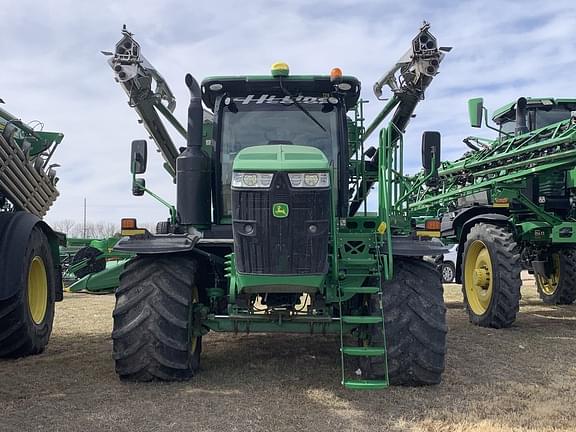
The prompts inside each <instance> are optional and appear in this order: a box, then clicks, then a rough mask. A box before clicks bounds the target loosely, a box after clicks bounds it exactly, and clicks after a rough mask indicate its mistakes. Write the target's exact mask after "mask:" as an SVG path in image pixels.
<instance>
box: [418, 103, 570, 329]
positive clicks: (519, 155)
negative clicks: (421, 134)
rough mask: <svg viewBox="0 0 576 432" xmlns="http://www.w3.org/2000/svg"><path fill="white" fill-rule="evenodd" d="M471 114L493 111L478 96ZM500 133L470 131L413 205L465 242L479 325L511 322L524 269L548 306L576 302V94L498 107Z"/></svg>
mask: <svg viewBox="0 0 576 432" xmlns="http://www.w3.org/2000/svg"><path fill="white" fill-rule="evenodd" d="M469 111H470V112H469V114H470V121H471V125H472V126H473V127H480V126H481V124H482V120H483V119H484V118H485V116H487V111H486V109H485V108H484V106H483V101H482V99H481V98H477V99H471V100H470V101H469ZM493 121H494V122H495V123H496V125H497V126H498V127H497V128H494V127H491V126H489V125H488V124H487V123H486V126H487V127H488V128H490V129H494V130H496V131H497V132H498V138H497V139H495V140H488V139H484V138H478V137H468V138H466V139H465V140H464V143H465V144H466V145H467V146H468V147H469V149H470V151H469V152H467V153H466V154H465V155H464V156H463V157H462V158H460V159H458V160H456V161H453V162H443V163H442V164H441V166H440V167H439V170H438V171H437V173H435V174H434V175H432V176H428V177H427V180H426V181H425V182H423V184H422V178H424V177H426V176H427V174H426V172H422V173H420V174H419V175H418V176H416V177H415V178H413V179H412V181H413V182H414V183H416V184H421V186H420V187H419V188H417V191H416V193H415V194H413V195H411V196H410V203H409V205H408V206H407V207H408V208H409V209H410V210H411V211H412V212H414V213H417V214H419V215H421V216H422V215H429V216H431V217H432V218H434V219H438V222H436V223H438V225H439V228H438V232H439V234H441V236H442V238H443V239H445V240H446V241H448V242H452V243H456V244H458V245H459V249H458V256H457V260H456V279H457V281H458V282H462V283H463V292H464V298H465V301H466V304H467V308H468V311H469V315H470V319H471V321H472V322H473V323H475V324H478V325H480V326H487V327H496V328H500V327H508V326H510V325H511V324H512V323H513V322H514V320H515V317H516V312H517V311H518V307H519V300H520V285H521V280H520V271H521V270H522V269H523V268H524V269H526V270H528V271H529V272H531V273H533V274H534V277H535V279H536V283H537V286H538V291H539V293H540V296H541V298H542V299H543V300H544V302H546V303H553V304H570V303H572V302H573V301H574V300H575V299H576V273H575V272H576V249H575V247H576V207H575V201H574V198H575V197H576V99H552V98H523V97H522V98H519V99H518V100H517V101H515V102H513V103H510V104H507V105H506V106H504V107H502V108H500V109H499V110H497V111H496V112H495V113H494V116H493Z"/></svg>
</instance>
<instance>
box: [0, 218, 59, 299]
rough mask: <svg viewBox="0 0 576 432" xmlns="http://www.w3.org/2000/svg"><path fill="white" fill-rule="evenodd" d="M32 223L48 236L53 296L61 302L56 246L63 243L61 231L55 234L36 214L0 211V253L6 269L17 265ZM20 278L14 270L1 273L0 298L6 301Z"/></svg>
mask: <svg viewBox="0 0 576 432" xmlns="http://www.w3.org/2000/svg"><path fill="white" fill-rule="evenodd" d="M35 226H39V227H40V229H42V231H43V232H44V234H46V237H48V242H49V243H50V250H51V252H52V257H53V260H54V270H55V271H54V274H55V276H56V292H55V293H54V298H55V300H56V301H60V300H62V296H63V294H62V271H61V266H60V254H59V246H60V245H61V244H62V243H63V242H64V243H65V242H66V237H65V236H64V235H63V234H60V233H56V232H55V231H53V230H52V228H50V227H49V226H48V225H47V224H46V223H45V222H43V221H42V220H41V219H40V218H39V217H37V216H35V215H33V214H31V213H27V212H23V211H19V212H14V213H0V256H2V257H4V259H5V260H6V263H7V267H8V268H18V267H20V266H21V265H22V261H23V260H24V255H25V253H26V248H27V247H28V239H29V237H30V234H31V232H32V230H33V229H34V227H35ZM19 278H20V274H17V273H16V272H6V273H4V274H0V300H5V299H7V298H9V297H12V296H13V295H14V294H15V291H16V289H17V287H18V279H19Z"/></svg>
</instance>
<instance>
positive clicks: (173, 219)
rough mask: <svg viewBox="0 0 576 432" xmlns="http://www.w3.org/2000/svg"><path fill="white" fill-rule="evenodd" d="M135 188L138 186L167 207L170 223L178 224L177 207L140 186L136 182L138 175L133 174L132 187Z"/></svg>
mask: <svg viewBox="0 0 576 432" xmlns="http://www.w3.org/2000/svg"><path fill="white" fill-rule="evenodd" d="M134 186H136V187H137V188H138V189H140V190H142V191H144V193H147V194H148V195H150V196H151V197H152V198H154V199H155V200H156V201H158V202H159V203H160V204H162V205H164V206H166V207H167V208H168V211H169V212H170V222H171V223H173V224H175V223H176V219H177V218H176V207H174V206H173V205H172V204H170V203H169V202H168V201H166V200H164V199H163V198H161V197H160V196H158V195H156V194H155V193H154V192H152V191H151V190H150V189H148V188H147V187H146V186H142V185H140V184H138V182H137V181H136V173H132V187H134Z"/></svg>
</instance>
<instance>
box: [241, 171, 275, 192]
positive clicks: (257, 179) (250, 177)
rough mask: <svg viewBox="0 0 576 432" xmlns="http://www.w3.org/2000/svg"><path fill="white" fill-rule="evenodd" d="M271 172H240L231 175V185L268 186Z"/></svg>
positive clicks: (242, 186)
mask: <svg viewBox="0 0 576 432" xmlns="http://www.w3.org/2000/svg"><path fill="white" fill-rule="evenodd" d="M273 176H274V174H271V173H242V172H235V173H234V174H233V175H232V187H237V188H268V187H270V184H271V183H272V177H273Z"/></svg>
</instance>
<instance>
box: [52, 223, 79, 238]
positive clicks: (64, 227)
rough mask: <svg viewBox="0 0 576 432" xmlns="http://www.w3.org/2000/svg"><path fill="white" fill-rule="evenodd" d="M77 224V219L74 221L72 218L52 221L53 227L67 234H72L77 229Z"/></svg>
mask: <svg viewBox="0 0 576 432" xmlns="http://www.w3.org/2000/svg"><path fill="white" fill-rule="evenodd" d="M77 225H78V224H77V223H76V221H73V220H72V219H62V220H58V221H56V222H54V223H52V227H53V228H54V229H55V230H56V231H58V232H62V233H64V234H66V235H71V234H72V233H73V232H74V231H75V229H76V227H77Z"/></svg>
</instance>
